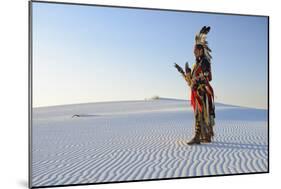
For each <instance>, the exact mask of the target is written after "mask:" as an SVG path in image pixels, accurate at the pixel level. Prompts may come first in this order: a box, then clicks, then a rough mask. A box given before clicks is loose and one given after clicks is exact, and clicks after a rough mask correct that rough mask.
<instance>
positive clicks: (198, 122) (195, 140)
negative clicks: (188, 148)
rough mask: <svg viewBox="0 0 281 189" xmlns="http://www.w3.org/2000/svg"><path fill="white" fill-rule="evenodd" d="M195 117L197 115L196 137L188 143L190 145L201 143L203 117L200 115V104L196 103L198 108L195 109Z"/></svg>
mask: <svg viewBox="0 0 281 189" xmlns="http://www.w3.org/2000/svg"><path fill="white" fill-rule="evenodd" d="M194 115H195V116H194V117H195V135H194V137H193V138H192V139H191V140H190V141H189V142H188V143H187V144H188V145H193V144H200V135H201V125H200V120H201V119H202V118H201V116H200V112H199V110H198V105H197V103H196V108H195V111H194Z"/></svg>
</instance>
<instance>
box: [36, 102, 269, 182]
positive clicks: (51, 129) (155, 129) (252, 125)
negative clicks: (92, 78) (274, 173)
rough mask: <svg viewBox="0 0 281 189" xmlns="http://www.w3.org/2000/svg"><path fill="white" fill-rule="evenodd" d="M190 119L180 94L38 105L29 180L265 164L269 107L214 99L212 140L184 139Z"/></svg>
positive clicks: (108, 178) (152, 175) (231, 170)
mask: <svg viewBox="0 0 281 189" xmlns="http://www.w3.org/2000/svg"><path fill="white" fill-rule="evenodd" d="M193 124H194V119H193V111H192V109H191V107H190V105H189V102H188V101H183V100H172V99H159V100H148V101H124V102H103V103H89V104H77V105H65V106H53V107H43V108H34V109H33V126H32V134H33V138H32V186H50V185H68V184H82V183H99V182H116V181H130V180H144V179H160V178H171V177H189V176H202V175H218V174H237V173H250V172H265V171H267V170H268V137H267V136H268V128H267V110H261V109H251V108H242V107H236V106H228V105H223V104H217V106H216V126H215V139H214V142H213V143H211V144H202V145H195V146H188V145H187V144H186V143H187V141H188V140H189V139H190V138H191V137H192V135H193Z"/></svg>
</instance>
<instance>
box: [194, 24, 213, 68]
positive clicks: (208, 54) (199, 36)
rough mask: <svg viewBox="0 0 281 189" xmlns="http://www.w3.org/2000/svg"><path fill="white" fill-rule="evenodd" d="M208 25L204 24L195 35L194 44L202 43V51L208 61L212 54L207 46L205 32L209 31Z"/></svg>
mask: <svg viewBox="0 0 281 189" xmlns="http://www.w3.org/2000/svg"><path fill="white" fill-rule="evenodd" d="M210 29H211V28H210V26H208V27H207V26H204V27H203V28H202V29H201V30H200V32H199V33H198V34H196V36H195V45H202V46H203V48H204V53H205V56H206V58H207V59H208V61H209V62H211V59H212V56H211V52H212V50H211V49H210V48H209V47H208V41H206V39H207V34H208V33H209V31H210Z"/></svg>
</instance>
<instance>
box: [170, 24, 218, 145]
mask: <svg viewBox="0 0 281 189" xmlns="http://www.w3.org/2000/svg"><path fill="white" fill-rule="evenodd" d="M209 31H210V27H206V26H204V27H203V28H202V29H201V30H200V32H199V33H198V34H197V35H196V37H195V46H194V55H195V64H194V65H193V68H192V70H191V69H190V68H189V66H188V64H186V67H185V72H184V71H183V70H182V68H181V67H180V66H178V65H177V64H175V67H176V68H177V69H178V71H179V72H180V73H181V74H182V75H183V76H184V79H185V80H186V81H187V83H188V85H189V86H190V87H191V105H192V107H193V110H194V117H195V135H194V137H193V138H192V139H191V140H190V141H189V142H188V143H187V144H189V145H193V144H200V143H201V142H207V143H208V142H211V140H212V138H213V137H214V131H213V126H214V125H215V121H214V119H215V105H214V92H213V88H212V87H211V85H210V81H211V80H212V72H211V58H212V56H211V55H210V53H211V49H210V48H209V47H208V43H207V41H206V37H207V34H208V33H209Z"/></svg>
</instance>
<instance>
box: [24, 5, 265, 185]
mask: <svg viewBox="0 0 281 189" xmlns="http://www.w3.org/2000/svg"><path fill="white" fill-rule="evenodd" d="M33 2H34V3H46V4H64V5H79V6H96V7H105V8H106V7H108V8H125V9H126V8H127V9H141V10H152V11H153V10H154V11H173V12H189V13H202V14H219V15H233V16H254V17H265V18H267V130H268V132H267V139H268V153H267V154H268V157H267V163H268V164H267V165H268V167H267V171H264V172H248V173H236V174H219V175H202V176H190V177H171V178H159V179H144V180H130V181H112V182H98V183H81V184H68V185H51V186H32V107H33V25H32V24H33V19H32V17H33V14H32V13H33V11H32V3H33ZM269 23H270V17H269V16H267V15H253V14H236V13H224V12H207V11H191V10H176V9H161V8H146V7H132V6H117V5H101V4H88V3H72V2H58V1H40V0H38V1H37V0H29V1H28V187H29V188H52V187H67V186H85V185H99V184H114V183H115V184H116V183H129V182H144V181H159V180H175V179H188V178H208V177H222V176H238V175H253V174H266V173H269V172H270V171H269V170H270V156H269V154H270V142H269V137H270V130H269V125H270V124H269V122H270V113H269V112H270V90H269V88H270V82H269V80H270V77H269V73H270V71H269V70H270V66H269V62H270V58H269V57H270V51H269V48H270V35H269V32H270V25H269Z"/></svg>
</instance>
